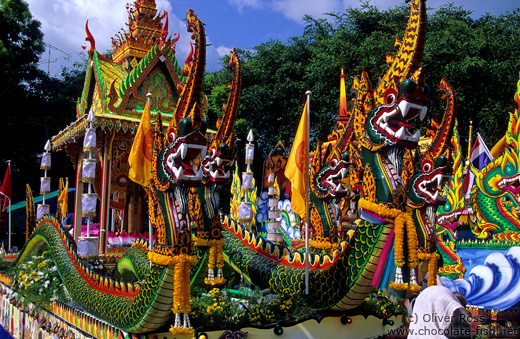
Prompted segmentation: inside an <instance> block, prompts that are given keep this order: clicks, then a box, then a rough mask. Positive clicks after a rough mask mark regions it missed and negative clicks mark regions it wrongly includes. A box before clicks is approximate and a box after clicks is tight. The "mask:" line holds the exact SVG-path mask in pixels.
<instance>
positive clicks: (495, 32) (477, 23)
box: [424, 4, 520, 149]
mask: <svg viewBox="0 0 520 339" xmlns="http://www.w3.org/2000/svg"><path fill="white" fill-rule="evenodd" d="M519 30H520V9H515V10H513V11H510V12H507V13H505V14H503V15H500V16H494V15H489V14H486V15H484V16H482V17H480V18H478V19H475V18H473V17H472V16H471V15H470V12H469V11H466V10H464V9H463V8H462V7H455V6H454V5H453V4H449V5H446V6H442V7H441V8H440V9H439V10H438V11H437V12H435V13H433V14H432V15H430V16H429V17H428V33H427V36H426V47H425V53H424V64H425V70H426V75H427V77H428V82H429V83H430V85H431V86H432V87H434V86H436V85H437V84H438V83H439V82H440V79H441V77H443V76H445V77H446V78H447V79H448V81H449V82H450V84H451V85H452V86H453V88H454V89H455V93H456V95H457V104H458V106H457V108H458V114H457V119H458V120H459V126H461V127H460V135H461V141H462V144H463V145H462V147H463V148H462V149H466V147H467V146H466V145H467V137H468V128H467V126H469V121H470V120H472V121H473V125H474V131H475V132H480V134H481V135H482V136H483V137H484V140H485V141H486V143H487V144H488V146H489V147H490V148H491V147H492V146H493V145H494V144H495V143H496V142H497V141H498V140H499V139H500V138H501V137H502V136H503V135H504V133H505V131H506V128H507V121H508V118H509V116H508V112H511V111H513V110H514V109H515V105H514V101H513V96H514V94H515V91H516V83H517V82H518V74H519V71H520V58H518V55H519V52H520V45H519V44H520V35H519V34H518V32H519ZM433 98H434V99H438V97H437V96H436V95H433ZM464 144H466V145H464Z"/></svg>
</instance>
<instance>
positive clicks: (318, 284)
mask: <svg viewBox="0 0 520 339" xmlns="http://www.w3.org/2000/svg"><path fill="white" fill-rule="evenodd" d="M410 6H411V9H410V18H409V22H408V26H407V29H406V35H405V38H404V42H403V43H401V44H399V47H400V49H399V52H398V54H397V55H396V57H395V58H393V59H392V60H391V61H392V64H391V66H390V69H389V70H388V72H387V73H386V74H385V76H384V77H383V78H382V80H381V82H380V84H379V86H378V87H377V89H376V90H374V91H372V89H371V86H370V82H369V81H368V78H366V76H363V78H362V79H361V80H356V81H355V82H354V87H355V88H354V91H355V92H356V99H355V102H354V108H353V112H351V119H353V125H352V128H353V137H355V139H356V141H357V143H358V145H359V146H358V147H355V148H357V149H358V150H359V154H358V155H355V154H353V155H351V156H352V157H359V159H360V160H361V162H362V165H363V168H361V170H360V171H359V172H358V175H362V181H363V192H364V198H363V199H361V200H360V206H361V208H362V216H363V218H364V219H363V220H360V221H358V226H357V229H356V231H355V233H354V235H353V236H352V238H351V239H350V241H349V242H348V244H347V243H346V242H345V243H343V244H342V245H341V246H340V248H338V249H337V250H335V251H333V252H332V253H331V254H329V255H316V254H311V255H310V256H309V257H308V259H307V258H306V256H304V255H303V254H301V253H298V252H296V253H290V252H289V251H288V250H287V249H284V248H282V247H280V246H277V245H273V244H272V243H270V242H268V241H265V240H264V239H262V238H259V237H256V236H255V235H253V234H252V233H251V232H250V231H248V230H247V229H246V228H245V227H243V226H241V225H239V224H238V223H236V222H235V221H234V220H232V219H231V218H228V217H224V218H223V220H222V224H223V227H224V229H223V235H224V239H225V240H226V242H225V245H224V254H225V257H226V260H227V262H228V263H229V264H230V265H232V266H233V267H234V268H235V269H236V270H237V271H239V272H241V273H242V274H243V275H244V277H245V278H246V279H247V280H249V281H250V282H252V283H253V284H254V285H256V286H259V287H261V288H263V287H269V288H271V289H272V290H273V291H274V292H275V293H281V292H282V290H283V289H287V288H289V289H290V292H291V293H299V294H302V295H303V293H304V289H305V284H304V274H305V270H304V267H305V260H309V266H310V268H311V270H310V277H309V281H310V284H309V297H308V300H309V303H310V306H311V307H313V308H315V309H349V308H353V307H356V306H357V305H359V304H360V303H361V302H362V301H363V300H364V299H365V297H366V296H367V295H368V294H369V293H370V292H371V291H372V290H373V289H374V288H375V287H376V286H377V285H378V283H379V281H380V278H381V275H382V271H383V267H384V265H385V263H386V260H387V259H388V252H389V248H390V247H391V246H389V245H388V244H391V242H392V238H393V234H394V224H395V226H396V227H399V228H400V230H402V228H403V227H406V228H407V231H408V232H411V233H413V232H415V228H414V225H413V220H412V217H411V215H409V214H407V213H405V212H404V211H402V210H400V209H398V208H400V207H403V208H404V203H405V202H406V199H405V187H404V183H403V180H402V178H401V177H400V174H401V171H402V168H403V157H402V155H404V153H405V150H406V148H415V147H416V146H417V143H418V141H419V138H420V133H419V132H416V133H414V134H411V133H410V132H409V131H408V129H409V128H411V127H412V125H411V124H410V123H409V121H410V120H411V119H413V118H417V117H418V118H420V119H421V120H422V119H423V118H424V117H425V115H426V112H427V102H428V100H427V98H426V97H425V95H424V85H423V84H422V81H421V73H420V70H419V69H418V65H419V63H420V60H421V56H422V49H423V43H424V33H425V5H424V1H421V0H416V1H412V3H411V5H410ZM363 75H366V73H363ZM412 79H417V80H412ZM336 154H337V153H336ZM315 156H316V154H315ZM336 160H338V159H336ZM349 172H350V170H349ZM354 172H355V171H354ZM334 175H335V173H334ZM351 182H352V181H351ZM396 233H397V232H396ZM398 236H399V237H400V238H398V239H397V237H398ZM401 236H402V232H400V234H399V235H397V234H396V245H395V246H396V248H397V247H399V251H400V253H401V254H402V247H403V246H404V244H403V243H402V242H403V239H402V238H401ZM409 238H410V239H412V240H411V241H409V242H408V244H407V245H408V251H409V261H408V265H409V267H415V266H416V265H417V258H416V251H417V238H416V235H415V234H412V235H409ZM397 240H399V242H398V241H397ZM397 252H398V251H397V250H396V253H397ZM414 253H415V255H414ZM396 259H397V260H396V265H397V266H398V268H401V266H403V265H404V264H405V258H404V257H403V256H402V255H401V256H399V255H396ZM397 271H398V273H397V274H396V278H397V279H396V283H395V284H394V287H396V288H408V284H404V283H403V276H402V274H401V273H400V270H397ZM410 272H413V270H411V271H410ZM410 283H411V285H412V286H416V285H415V283H416V281H415V279H414V276H413V275H412V276H411V278H410ZM410 287H411V286H410Z"/></svg>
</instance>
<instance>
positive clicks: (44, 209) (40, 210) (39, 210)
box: [36, 204, 49, 219]
mask: <svg viewBox="0 0 520 339" xmlns="http://www.w3.org/2000/svg"><path fill="white" fill-rule="evenodd" d="M47 214H49V205H42V204H38V205H37V206H36V218H37V219H39V218H42V217H43V216H44V215H47Z"/></svg>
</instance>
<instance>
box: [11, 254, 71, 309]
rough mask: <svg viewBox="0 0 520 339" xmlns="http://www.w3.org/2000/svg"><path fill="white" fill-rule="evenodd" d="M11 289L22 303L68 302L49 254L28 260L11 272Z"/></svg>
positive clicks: (66, 293)
mask: <svg viewBox="0 0 520 339" xmlns="http://www.w3.org/2000/svg"><path fill="white" fill-rule="evenodd" d="M11 276H13V277H14V278H13V283H12V287H13V288H14V289H15V290H17V291H18V292H19V293H20V294H21V295H22V296H23V303H24V304H28V303H34V304H36V305H40V306H43V305H48V304H49V303H50V302H52V301H54V300H58V301H60V302H67V301H70V300H71V298H70V296H69V294H68V292H67V289H66V288H65V285H64V284H63V281H62V280H61V277H60V275H59V273H58V270H57V268H56V265H55V264H54V261H53V260H52V256H51V254H50V252H48V251H46V252H43V253H42V255H41V256H34V257H32V258H29V259H28V260H26V261H25V262H23V263H21V264H20V265H18V266H16V267H13V268H12V270H11Z"/></svg>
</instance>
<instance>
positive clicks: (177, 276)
mask: <svg viewBox="0 0 520 339" xmlns="http://www.w3.org/2000/svg"><path fill="white" fill-rule="evenodd" d="M148 259H149V260H150V261H152V262H153V263H155V264H158V265H164V266H172V265H173V267H174V271H173V279H174V282H175V286H174V290H173V308H172V311H173V313H175V327H174V326H172V327H171V328H170V332H171V333H172V334H192V333H193V332H194V330H193V328H192V327H191V325H190V324H189V320H188V319H187V314H188V313H190V311H191V306H190V266H192V265H195V264H196V263H197V258H196V257H195V256H189V255H187V254H179V255H176V256H173V257H172V256H166V255H162V254H159V253H155V252H148ZM180 314H184V324H183V325H182V326H181V324H180Z"/></svg>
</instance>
